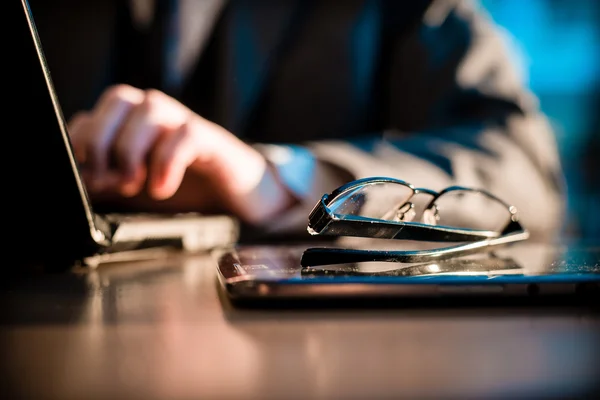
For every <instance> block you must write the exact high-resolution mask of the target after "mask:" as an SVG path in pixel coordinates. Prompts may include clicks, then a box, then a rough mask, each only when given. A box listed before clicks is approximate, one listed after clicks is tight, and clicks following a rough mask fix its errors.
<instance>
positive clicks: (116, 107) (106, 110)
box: [83, 85, 144, 180]
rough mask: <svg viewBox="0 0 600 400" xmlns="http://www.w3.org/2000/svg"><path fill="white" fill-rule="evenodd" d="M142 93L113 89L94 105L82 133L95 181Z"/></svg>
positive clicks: (99, 176) (101, 172)
mask: <svg viewBox="0 0 600 400" xmlns="http://www.w3.org/2000/svg"><path fill="white" fill-rule="evenodd" d="M143 100H144V92H143V91H142V90H140V89H136V88H133V87H131V86H127V85H118V86H114V87H112V88H110V89H108V90H106V91H105V92H104V94H103V95H102V96H101V98H100V100H99V101H98V104H97V106H96V107H95V109H94V112H93V114H92V118H91V121H90V122H89V123H88V126H87V131H86V132H85V138H84V139H83V140H84V141H85V148H86V159H87V161H88V164H90V166H91V167H92V168H93V170H94V172H95V176H96V178H97V179H100V180H102V176H103V175H104V174H105V173H106V171H107V169H108V161H109V154H108V152H109V150H110V147H111V145H112V142H113V140H114V138H115V136H116V134H117V132H118V131H119V129H120V127H121V125H122V123H123V121H124V120H125V118H126V117H127V115H128V114H129V112H130V111H131V109H132V108H133V107H134V106H136V105H138V104H140V103H142V102H143Z"/></svg>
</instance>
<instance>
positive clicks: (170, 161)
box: [148, 122, 199, 200]
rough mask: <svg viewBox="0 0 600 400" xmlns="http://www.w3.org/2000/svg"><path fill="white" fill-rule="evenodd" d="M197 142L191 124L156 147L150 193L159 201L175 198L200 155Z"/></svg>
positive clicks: (149, 180) (150, 177)
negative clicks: (187, 173)
mask: <svg viewBox="0 0 600 400" xmlns="http://www.w3.org/2000/svg"><path fill="white" fill-rule="evenodd" d="M196 142H197V140H196V137H195V134H194V131H193V129H192V126H191V124H190V123H188V122H186V123H184V124H183V125H182V126H181V127H180V128H179V129H178V130H177V131H176V132H174V133H173V134H171V135H168V136H166V137H165V138H164V139H163V140H161V141H160V142H159V143H158V145H157V146H156V148H155V150H154V151H153V153H152V158H151V160H150V170H149V179H148V192H149V194H150V196H152V197H153V198H155V199H157V200H164V199H168V198H169V197H171V196H173V195H174V194H175V192H177V189H178V188H179V186H180V185H181V182H182V180H183V176H184V174H185V171H186V169H187V168H188V167H189V166H190V164H192V163H193V162H194V160H195V159H196V158H197V155H198V150H199V149H198V146H197V144H196Z"/></svg>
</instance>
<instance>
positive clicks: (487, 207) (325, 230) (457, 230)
mask: <svg viewBox="0 0 600 400" xmlns="http://www.w3.org/2000/svg"><path fill="white" fill-rule="evenodd" d="M308 232H309V233H310V234H312V235H334V236H355V237H365V238H377V239H399V240H412V241H427V242H447V243H450V242H452V243H461V244H455V245H451V246H446V247H442V248H435V249H429V250H416V251H404V250H391V251H383V250H359V249H337V248H329V247H322V248H309V249H307V250H306V251H305V252H304V253H303V256H302V260H301V264H302V266H305V267H306V266H319V265H333V264H340V263H349V262H366V261H389V262H402V263H415V262H429V261H434V260H440V259H448V258H453V257H459V256H465V255H469V254H473V253H477V252H481V251H484V250H485V249H487V248H490V247H496V246H501V245H506V244H509V243H514V242H518V241H522V240H526V239H527V238H528V237H529V232H528V231H527V230H526V229H525V228H523V226H522V225H521V224H520V223H519V220H518V216H517V209H516V207H514V206H511V205H508V204H507V203H505V202H504V201H502V200H500V199H499V198H498V197H496V196H494V195H493V194H491V193H489V192H487V191H485V190H481V189H473V188H468V187H462V186H451V187H448V188H446V189H444V190H442V191H441V192H439V193H438V192H435V191H433V190H429V189H424V188H415V187H414V186H413V185H411V184H410V183H407V182H404V181H402V180H399V179H394V178H384V177H375V178H366V179H359V180H356V181H353V182H350V183H348V184H346V185H343V186H340V187H339V188H337V189H336V190H334V191H333V192H332V193H330V194H325V195H324V196H323V197H322V198H321V200H320V201H319V202H318V203H317V204H316V206H315V207H314V208H313V210H312V211H311V213H310V215H309V221H308Z"/></svg>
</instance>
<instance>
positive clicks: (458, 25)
mask: <svg viewBox="0 0 600 400" xmlns="http://www.w3.org/2000/svg"><path fill="white" fill-rule="evenodd" d="M64 1H66V0H57V1H55V2H54V3H52V5H50V4H48V3H49V2H47V1H45V0H31V3H32V6H33V10H34V14H35V16H36V18H37V20H38V27H39V30H40V32H41V35H42V38H43V42H44V45H45V46H46V52H47V53H48V54H47V57H48V60H49V63H50V67H51V70H52V73H53V76H54V80H55V84H56V86H57V90H58V92H59V95H60V96H61V101H62V102H63V106H64V107H65V113H66V115H67V116H69V115H70V114H72V113H73V112H74V111H76V110H77V109H81V108H87V107H90V106H91V105H92V104H93V102H94V101H95V100H96V98H97V96H98V95H99V93H100V92H101V90H103V89H104V88H105V87H106V86H107V85H109V84H111V83H118V82H126V83H131V84H133V85H135V86H138V87H158V88H159V89H163V90H165V91H167V92H169V93H171V94H173V95H174V96H176V97H177V98H179V99H180V100H181V101H183V102H184V103H185V104H187V105H188V106H189V107H191V108H192V109H193V110H195V111H197V112H198V113H200V114H201V115H203V116H204V117H206V118H208V119H211V120H213V121H215V122H217V123H219V124H221V125H223V126H224V127H226V128H227V129H229V130H230V131H232V132H233V133H235V134H236V135H238V136H240V137H242V138H243V139H245V140H247V141H248V142H253V143H254V142H263V143H295V144H301V145H303V146H307V147H308V148H310V149H311V151H312V152H313V154H314V155H315V156H316V157H317V159H318V160H319V163H320V164H319V165H320V166H321V167H322V168H331V169H336V170H338V169H339V171H341V175H340V182H339V183H340V184H341V183H342V180H343V179H349V178H352V177H365V176H373V175H379V176H381V175H385V176H394V177H397V178H400V179H403V180H405V181H408V182H411V183H413V184H415V185H416V186H425V187H429V188H432V189H438V190H439V189H441V188H443V187H444V186H447V185H451V184H461V185H468V186H476V187H483V188H486V189H489V190H490V191H492V192H493V193H495V194H497V195H498V196H500V197H503V198H505V199H506V201H507V202H510V203H512V204H514V205H516V206H517V208H518V209H519V210H520V214H521V216H522V220H523V223H524V224H525V225H526V226H527V227H529V228H530V229H531V230H532V231H533V233H534V235H538V237H541V236H547V234H548V232H554V231H555V228H557V227H558V226H559V225H560V217H561V215H562V197H561V188H562V177H561V172H560V165H559V160H558V156H557V151H556V144H555V141H554V137H553V133H552V130H551V127H550V125H549V123H548V121H547V120H546V118H545V117H544V116H543V115H542V114H541V113H540V112H539V110H538V106H537V103H536V99H535V98H534V97H533V96H532V95H531V93H529V92H528V91H527V90H526V88H525V87H524V86H523V83H522V82H521V80H520V78H519V75H518V73H517V71H516V70H515V68H514V65H513V60H511V58H510V56H509V54H508V52H507V50H506V48H505V46H504V42H503V40H502V36H501V34H500V32H499V31H498V30H497V29H496V27H495V26H494V25H493V24H492V23H491V22H490V20H489V19H488V18H487V17H486V16H485V15H484V14H483V13H481V12H479V11H478V10H477V8H476V7H475V5H473V3H472V2H470V1H466V0H464V1H461V0H428V1H427V0H414V1H398V0H379V1H378V0H345V1H333V0H332V1H326V0H323V1H309V0H278V1H268V0H264V1H260V0H254V1H250V0H233V1H230V2H229V4H228V5H227V7H226V8H225V9H224V10H223V12H222V13H221V14H220V16H219V17H218V20H217V22H216V24H215V28H214V30H213V35H212V36H211V38H210V40H209V42H208V45H207V47H206V48H205V49H204V51H203V52H202V54H201V56H200V57H199V58H198V60H197V61H196V62H195V63H194V67H193V68H192V69H191V70H190V71H189V73H187V74H186V75H185V77H184V83H183V86H182V89H181V90H176V91H171V90H170V88H167V87H163V86H161V82H162V81H163V80H162V78H163V77H164V69H163V68H162V66H164V58H163V57H162V55H163V54H164V50H165V48H164V47H163V46H164V45H165V42H164V40H161V37H162V33H164V29H165V28H164V26H162V27H161V23H160V18H158V19H156V20H155V25H154V29H151V30H150V31H148V32H147V33H145V34H140V33H139V32H135V31H134V30H133V28H132V26H131V23H130V22H131V20H130V18H131V17H130V15H128V12H127V9H126V7H123V4H124V2H122V1H116V2H114V1H108V0H101V1H95V2H92V1H88V2H71V1H69V2H68V3H69V7H66V6H65V5H64V4H60V3H61V2H64ZM57 6H58V7H57ZM61 6H62V7H61ZM74 17H75V18H74ZM184 31H185V30H184ZM342 176H343V177H344V178H343V179H342V178H341V177H342ZM317 180H318V177H317ZM323 189H324V188H322V187H320V186H319V185H318V184H316V185H315V186H314V190H313V191H312V192H311V193H310V194H308V195H306V198H305V199H303V200H304V203H305V205H306V207H305V208H304V209H303V210H302V213H305V212H306V211H307V210H308V207H310V206H312V203H313V202H314V201H315V200H316V198H317V197H318V196H319V195H320V193H319V190H321V191H322V190H323ZM331 189H333V187H329V188H328V190H331ZM467 211H468V212H471V213H472V212H485V210H479V211H477V210H467ZM302 215H303V217H302V218H300V219H299V220H298V222H294V224H296V225H297V227H298V228H300V229H303V228H304V226H305V223H306V214H302Z"/></svg>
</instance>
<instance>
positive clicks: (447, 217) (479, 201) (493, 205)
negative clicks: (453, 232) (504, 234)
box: [423, 190, 514, 232]
mask: <svg viewBox="0 0 600 400" xmlns="http://www.w3.org/2000/svg"><path fill="white" fill-rule="evenodd" d="M512 210H513V211H514V208H513V209H512ZM510 217H511V211H509V210H508V209H507V207H506V206H505V205H504V204H502V203H501V202H500V201H498V200H496V199H494V198H493V197H490V196H489V195H486V194H485V193H482V192H477V191H469V190H452V191H448V192H445V193H443V194H442V195H441V196H440V197H439V198H438V199H437V200H436V202H435V205H434V206H432V207H430V208H429V209H427V210H426V211H425V212H424V213H423V222H425V223H428V224H432V225H443V226H450V227H456V228H467V229H482V230H488V231H495V232H498V231H501V230H502V229H503V228H504V227H505V226H506V224H507V223H508V222H509V221H510Z"/></svg>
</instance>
